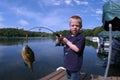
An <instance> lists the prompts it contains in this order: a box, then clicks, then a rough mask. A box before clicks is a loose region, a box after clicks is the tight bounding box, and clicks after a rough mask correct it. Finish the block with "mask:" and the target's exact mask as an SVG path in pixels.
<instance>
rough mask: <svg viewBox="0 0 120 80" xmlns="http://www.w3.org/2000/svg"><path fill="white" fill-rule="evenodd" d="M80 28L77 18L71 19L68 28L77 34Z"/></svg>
mask: <svg viewBox="0 0 120 80" xmlns="http://www.w3.org/2000/svg"><path fill="white" fill-rule="evenodd" d="M80 28H81V24H80V23H79V20H77V19H71V21H70V30H71V32H72V34H73V35H77V34H78V33H79V30H80Z"/></svg>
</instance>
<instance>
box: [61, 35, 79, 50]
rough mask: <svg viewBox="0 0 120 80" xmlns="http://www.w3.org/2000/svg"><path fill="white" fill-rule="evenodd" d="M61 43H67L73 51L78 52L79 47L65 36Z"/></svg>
mask: <svg viewBox="0 0 120 80" xmlns="http://www.w3.org/2000/svg"><path fill="white" fill-rule="evenodd" d="M63 43H64V44H67V45H68V46H69V47H70V48H71V49H72V50H73V51H75V52H79V51H80V49H79V48H78V47H77V46H76V45H75V44H73V43H72V42H70V41H69V40H68V39H67V38H65V37H64V38H63Z"/></svg>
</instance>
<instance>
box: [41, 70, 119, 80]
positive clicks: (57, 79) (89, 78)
mask: <svg viewBox="0 0 120 80" xmlns="http://www.w3.org/2000/svg"><path fill="white" fill-rule="evenodd" d="M65 74H66V71H65V70H62V69H60V70H58V71H55V72H52V73H51V74H49V75H47V76H45V77H43V78H41V79H39V80H66V75H65ZM81 80H120V77H119V76H117V77H116V76H110V77H107V78H106V79H104V77H102V76H99V75H92V74H86V73H81Z"/></svg>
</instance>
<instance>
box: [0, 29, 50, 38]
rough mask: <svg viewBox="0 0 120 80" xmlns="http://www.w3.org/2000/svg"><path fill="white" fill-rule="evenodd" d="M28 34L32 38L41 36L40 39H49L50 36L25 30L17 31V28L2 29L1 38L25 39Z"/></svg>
mask: <svg viewBox="0 0 120 80" xmlns="http://www.w3.org/2000/svg"><path fill="white" fill-rule="evenodd" d="M26 33H28V35H29V36H30V37H34V36H36V37H37V36H40V37H47V36H50V34H49V33H45V32H33V31H25V30H23V29H17V28H1V29H0V36H1V37H25V36H26Z"/></svg>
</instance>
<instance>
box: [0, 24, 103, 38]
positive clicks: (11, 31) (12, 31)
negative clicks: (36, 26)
mask: <svg viewBox="0 0 120 80" xmlns="http://www.w3.org/2000/svg"><path fill="white" fill-rule="evenodd" d="M103 30H104V29H103V26H99V27H96V28H94V29H82V30H81V31H82V33H83V34H84V35H85V36H97V35H98V34H99V33H100V32H101V31H103ZM26 33H28V35H29V36H30V37H38V36H39V37H48V36H55V34H56V33H58V34H62V35H63V36H65V35H67V34H68V33H70V31H69V30H63V31H57V32H55V33H53V34H51V33H47V32H35V31H27V30H24V29H18V28H0V37H25V36H26Z"/></svg>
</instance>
